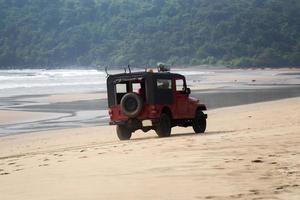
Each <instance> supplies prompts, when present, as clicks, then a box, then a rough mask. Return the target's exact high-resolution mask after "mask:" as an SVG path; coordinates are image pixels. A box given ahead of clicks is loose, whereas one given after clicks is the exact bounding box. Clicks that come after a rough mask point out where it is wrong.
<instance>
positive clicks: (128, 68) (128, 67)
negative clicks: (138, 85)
mask: <svg viewBox="0 0 300 200" xmlns="http://www.w3.org/2000/svg"><path fill="white" fill-rule="evenodd" d="M127 67H128V71H129V73H130V74H131V69H130V65H128V66H127Z"/></svg>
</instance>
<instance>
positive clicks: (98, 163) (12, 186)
mask: <svg viewBox="0 0 300 200" xmlns="http://www.w3.org/2000/svg"><path fill="white" fill-rule="evenodd" d="M299 111H300V98H291V99H285V100H279V101H271V102H264V103H256V104H250V105H243V106H235V107H228V108H221V109H216V110H213V111H208V115H209V119H208V130H207V133H205V134H203V135H196V134H194V133H192V129H191V128H173V132H172V133H173V134H172V137H170V138H162V139H161V138H158V137H157V136H156V135H155V133H154V132H150V133H148V134H142V133H140V132H137V133H135V134H134V135H133V139H132V140H130V141H125V142H120V141H118V139H117V137H116V133H115V130H114V127H111V126H110V127H109V126H100V127H89V128H74V129H65V130H59V131H44V132H36V133H31V134H24V135H14V136H6V137H1V138H0V184H1V187H0V194H1V200H10V199H24V200H26V199H28V200H29V199H30V200H34V199H60V200H64V199H220V200H221V199H295V200H296V199H299V198H300V149H299V144H300V135H299V134H300V112H299ZM224 116H226V117H224Z"/></svg>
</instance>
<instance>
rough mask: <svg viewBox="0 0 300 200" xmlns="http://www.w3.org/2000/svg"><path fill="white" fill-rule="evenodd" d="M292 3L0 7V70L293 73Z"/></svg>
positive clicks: (1, 2)
mask: <svg viewBox="0 0 300 200" xmlns="http://www.w3.org/2000/svg"><path fill="white" fill-rule="evenodd" d="M299 19H300V1H298V0H289V1H284V0H222V1H219V0H143V1H137V0H126V1H125V0H114V1H109V0H51V1H49V0H0V27H1V28H0V67H2V68H6V67H10V66H20V67H22V66H30V67H33V66H38V67H41V66H47V67H51V66H66V65H85V66H86V65H95V64H97V65H107V64H109V65H126V64H133V65H149V64H154V63H156V62H158V61H163V62H169V63H172V64H225V65H233V66H272V67H279V66H300V20H299Z"/></svg>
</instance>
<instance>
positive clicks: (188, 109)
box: [107, 71, 207, 140]
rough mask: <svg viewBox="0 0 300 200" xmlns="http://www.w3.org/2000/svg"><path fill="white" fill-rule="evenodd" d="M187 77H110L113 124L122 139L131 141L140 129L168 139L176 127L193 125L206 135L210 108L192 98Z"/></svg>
mask: <svg viewBox="0 0 300 200" xmlns="http://www.w3.org/2000/svg"><path fill="white" fill-rule="evenodd" d="M190 93H191V90H190V88H188V87H187V84H186V80H185V77H184V76H183V75H180V74H176V73H170V72H153V71H145V72H132V73H131V72H130V73H126V72H125V73H121V74H114V75H109V76H108V78H107V97H108V107H109V116H110V125H117V135H118V137H119V139H120V140H129V139H130V138H131V135H132V133H133V132H135V131H136V130H138V129H141V130H143V131H144V132H147V131H149V130H151V129H154V130H155V131H156V133H157V135H158V136H159V137H168V136H170V134H171V128H172V127H174V126H182V127H188V126H193V129H194V131H195V132H196V133H204V131H205V129H206V118H207V115H206V114H204V113H203V111H204V110H206V106H205V105H204V104H202V103H200V102H199V100H198V99H195V98H192V97H189V95H190Z"/></svg>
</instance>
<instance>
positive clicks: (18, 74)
mask: <svg viewBox="0 0 300 200" xmlns="http://www.w3.org/2000/svg"><path fill="white" fill-rule="evenodd" d="M105 81H106V74H105V73H104V72H101V71H97V70H64V69H61V70H43V69H37V70H36V69H34V70H0V97H7V96H19V95H39V94H54V93H55V94H60V93H81V92H94V91H104V90H105V88H106V86H105Z"/></svg>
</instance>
